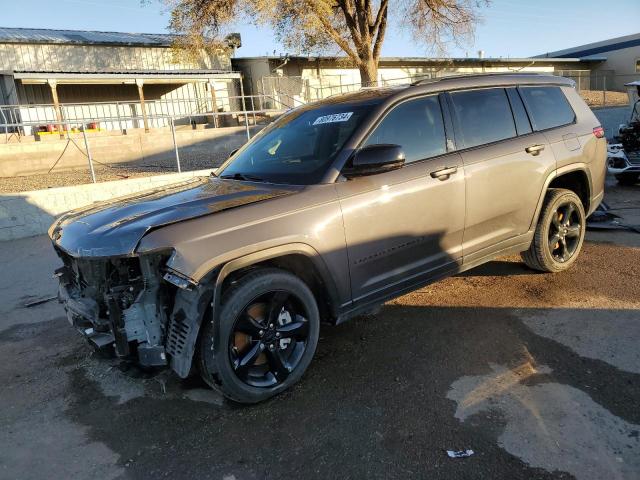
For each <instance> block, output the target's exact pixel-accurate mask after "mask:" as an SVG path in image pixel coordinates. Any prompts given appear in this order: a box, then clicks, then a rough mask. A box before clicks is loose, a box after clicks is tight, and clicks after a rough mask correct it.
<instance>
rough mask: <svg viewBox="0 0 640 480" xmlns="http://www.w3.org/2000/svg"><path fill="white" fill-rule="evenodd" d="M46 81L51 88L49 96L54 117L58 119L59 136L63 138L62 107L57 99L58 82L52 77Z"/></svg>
mask: <svg viewBox="0 0 640 480" xmlns="http://www.w3.org/2000/svg"><path fill="white" fill-rule="evenodd" d="M47 83H48V84H49V88H51V98H53V109H54V110H55V111H56V119H57V120H58V133H59V134H60V138H62V139H64V127H63V125H62V122H63V119H62V109H61V108H60V101H59V100H58V84H57V83H56V81H55V80H53V79H48V80H47Z"/></svg>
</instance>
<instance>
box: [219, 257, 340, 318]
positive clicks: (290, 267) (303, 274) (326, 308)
mask: <svg viewBox="0 0 640 480" xmlns="http://www.w3.org/2000/svg"><path fill="white" fill-rule="evenodd" d="M259 268H277V269H280V270H284V271H286V272H289V273H292V274H293V275H295V276H296V277H298V278H300V279H301V280H302V281H303V282H304V283H305V284H306V285H307V286H308V287H309V288H310V289H311V291H312V292H313V295H314V296H315V298H316V301H317V302H318V310H319V311H320V318H321V319H323V320H325V321H329V322H333V321H334V320H335V317H336V315H335V305H333V301H332V296H331V294H330V293H329V286H328V285H327V284H326V282H325V281H324V279H323V277H322V275H321V274H320V271H319V269H318V268H317V266H316V265H315V263H314V262H313V260H311V259H310V258H309V257H308V256H306V255H303V254H301V253H292V254H287V255H282V256H278V257H274V258H269V259H267V260H263V261H260V262H256V263H253V264H251V265H249V266H246V267H243V268H240V269H238V270H234V271H233V272H231V273H230V274H229V275H228V276H227V277H226V278H225V279H224V281H223V283H222V288H221V290H220V298H222V297H223V296H224V292H225V291H226V290H227V289H228V288H229V287H230V286H231V285H232V284H233V283H235V282H237V281H239V280H240V279H241V278H242V277H243V276H244V275H246V274H247V273H250V272H254V271H255V270H256V269H259Z"/></svg>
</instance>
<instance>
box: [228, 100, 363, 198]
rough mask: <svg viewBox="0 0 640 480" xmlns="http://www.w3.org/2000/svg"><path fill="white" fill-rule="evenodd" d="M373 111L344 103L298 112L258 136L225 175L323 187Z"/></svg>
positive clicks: (281, 118)
mask: <svg viewBox="0 0 640 480" xmlns="http://www.w3.org/2000/svg"><path fill="white" fill-rule="evenodd" d="M371 108H372V105H368V104H365V105H363V104H342V105H329V106H320V107H317V108H315V107H310V108H304V107H303V108H300V109H296V110H294V111H292V112H290V113H288V114H285V115H283V116H282V117H280V118H279V119H278V120H276V121H275V122H274V123H272V124H271V125H270V126H268V127H267V128H265V129H264V130H263V131H262V132H260V133H259V134H258V135H256V136H255V137H254V139H253V140H252V141H251V142H249V143H248V144H247V145H245V146H244V147H243V148H242V149H241V150H240V151H239V152H238V153H237V154H236V155H235V157H234V158H233V159H232V160H231V162H230V163H229V164H228V165H227V166H226V167H224V169H223V170H222V171H221V172H219V175H220V177H223V178H225V177H229V178H242V177H246V178H247V179H252V180H253V179H255V180H264V181H268V182H274V183H292V184H299V185H309V184H313V183H317V182H318V181H320V179H321V178H322V176H323V175H324V174H325V172H326V171H327V169H328V167H329V165H331V162H332V161H333V160H334V158H335V156H336V155H337V153H338V152H339V151H340V149H341V148H342V147H343V145H344V144H345V142H346V141H347V140H348V139H349V137H350V136H351V134H352V133H353V131H354V130H355V128H356V127H357V126H358V125H359V124H360V123H361V122H362V120H363V119H364V118H365V117H366V116H367V115H368V114H369V112H370V110H371Z"/></svg>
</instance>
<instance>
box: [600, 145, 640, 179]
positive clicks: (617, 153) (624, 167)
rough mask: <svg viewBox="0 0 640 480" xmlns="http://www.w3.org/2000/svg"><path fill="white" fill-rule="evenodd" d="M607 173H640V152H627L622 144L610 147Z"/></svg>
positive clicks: (608, 149)
mask: <svg viewBox="0 0 640 480" xmlns="http://www.w3.org/2000/svg"><path fill="white" fill-rule="evenodd" d="M607 171H608V172H609V173H610V174H612V175H620V174H623V173H640V152H625V151H624V149H623V147H622V144H620V143H615V144H612V145H609V146H608V148H607Z"/></svg>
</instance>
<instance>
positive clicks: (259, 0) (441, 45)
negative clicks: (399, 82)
mask: <svg viewBox="0 0 640 480" xmlns="http://www.w3.org/2000/svg"><path fill="white" fill-rule="evenodd" d="M165 2H166V3H167V4H168V5H169V8H170V10H171V20H170V28H171V30H172V31H173V32H175V33H177V34H180V35H181V37H180V38H181V40H180V46H181V47H182V48H183V49H186V50H187V51H191V52H195V51H196V50H197V49H202V48H219V45H220V43H219V39H220V37H221V35H222V34H223V33H224V32H225V30H226V28H227V27H228V26H229V25H230V24H231V23H232V22H237V21H239V20H241V21H250V22H253V23H255V24H259V25H267V26H269V27H271V28H272V29H273V31H274V32H275V34H276V38H277V39H278V40H279V42H280V43H282V44H283V45H284V46H285V47H286V48H289V49H294V50H296V51H306V52H312V51H328V50H329V49H331V48H332V47H334V48H335V46H338V47H339V48H340V49H341V50H342V51H343V52H344V53H346V54H347V56H348V58H349V59H350V61H351V62H352V63H353V64H354V65H355V66H356V67H357V68H358V69H359V70H360V79H361V82H362V84H363V85H371V84H375V83H376V80H377V75H378V62H379V60H380V53H381V51H382V45H383V43H384V39H385V34H386V32H387V27H388V19H389V9H392V12H393V15H394V16H396V17H397V21H396V22H395V23H396V24H397V25H398V27H399V28H401V29H406V30H408V31H410V32H411V33H412V36H413V38H414V39H415V40H416V41H417V42H420V43H422V44H424V45H425V46H427V47H429V48H430V49H431V50H432V51H435V52H437V53H443V52H444V51H446V48H447V46H448V45H449V44H450V43H454V44H457V45H460V44H462V43H465V42H467V41H468V40H469V39H470V38H472V36H473V33H474V29H475V25H476V24H477V22H478V12H479V10H480V9H481V7H482V6H484V5H487V4H488V0H396V1H394V2H389V0H254V1H249V0H165Z"/></svg>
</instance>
